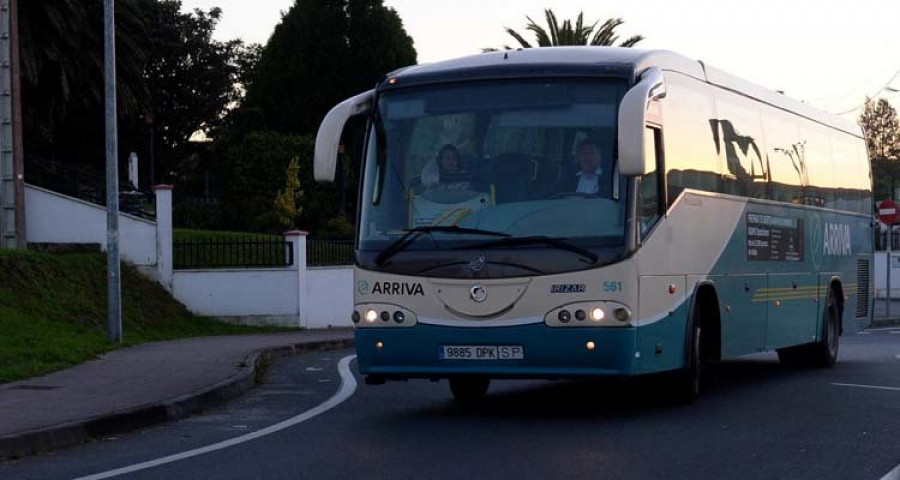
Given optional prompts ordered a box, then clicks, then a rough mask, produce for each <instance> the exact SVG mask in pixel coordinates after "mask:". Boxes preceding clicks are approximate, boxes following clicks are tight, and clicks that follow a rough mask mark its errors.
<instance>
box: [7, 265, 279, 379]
mask: <svg viewBox="0 0 900 480" xmlns="http://www.w3.org/2000/svg"><path fill="white" fill-rule="evenodd" d="M0 272H2V273H0V383H2V382H10V381H14V380H20V379H23V378H29V377H34V376H38V375H42V374H45V373H49V372H52V371H54V370H59V369H62V368H66V367H69V366H72V365H76V364H78V363H81V362H84V361H86V360H90V359H92V358H95V357H96V356H97V355H99V354H102V353H104V352H108V351H110V350H113V349H116V348H118V347H119V346H118V345H115V344H113V343H112V342H110V341H109V340H108V339H107V336H106V298H107V295H106V257H105V256H103V255H97V254H71V255H53V254H47V253H37V252H17V251H0ZM122 313H123V315H122V317H123V318H122V323H123V327H122V331H123V337H124V345H123V346H130V345H136V344H139V343H145V342H152V341H159V340H172V339H177V338H185V337H195V336H209V335H236V334H248V333H264V332H273V331H284V330H285V329H283V328H254V327H245V326H238V325H230V324H227V323H223V322H219V321H216V320H213V319H209V318H203V317H198V316H196V315H193V314H191V313H190V312H189V311H187V309H185V308H184V306H183V305H181V304H180V303H178V302H177V301H175V300H174V299H173V298H172V297H171V296H170V295H169V293H168V292H166V291H165V290H164V289H163V288H162V287H161V286H160V285H159V284H157V283H156V282H153V281H151V280H149V279H147V278H145V277H143V276H141V275H140V274H138V273H137V271H136V270H135V269H134V268H133V267H130V266H128V265H123V267H122Z"/></svg>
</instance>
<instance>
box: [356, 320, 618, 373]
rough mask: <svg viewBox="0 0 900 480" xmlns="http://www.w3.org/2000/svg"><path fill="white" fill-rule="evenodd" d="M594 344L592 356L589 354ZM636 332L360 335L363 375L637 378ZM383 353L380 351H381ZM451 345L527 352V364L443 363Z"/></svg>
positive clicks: (439, 330)
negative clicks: (443, 349) (442, 354)
mask: <svg viewBox="0 0 900 480" xmlns="http://www.w3.org/2000/svg"><path fill="white" fill-rule="evenodd" d="M588 342H593V346H594V348H593V349H592V350H590V349H588V348H587V344H588ZM635 342H636V331H635V329H634V328H588V327H585V328H551V327H548V326H546V325H544V324H532V325H521V326H514V327H497V328H465V327H444V326H436V325H425V324H419V325H416V326H415V327H410V328H385V329H379V328H361V329H357V330H356V351H357V355H358V356H357V363H358V366H359V371H360V373H361V374H363V375H371V376H373V377H380V378H385V379H391V378H394V379H405V378H446V377H450V376H456V375H483V376H489V377H492V378H571V377H590V376H623V375H630V374H632V373H633V363H634V357H635V354H634V352H635ZM379 345H380V346H381V348H378V346H379ZM446 345H498V346H499V345H502V346H521V347H522V348H523V351H524V355H523V356H524V358H523V359H521V360H443V359H441V358H440V352H441V347H442V346H446Z"/></svg>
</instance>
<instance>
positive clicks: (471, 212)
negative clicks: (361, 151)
mask: <svg viewBox="0 0 900 480" xmlns="http://www.w3.org/2000/svg"><path fill="white" fill-rule="evenodd" d="M624 91H625V82H624V81H614V80H609V79H556V80H550V79H530V80H515V81H494V82H485V83H457V84H449V85H437V86H430V87H415V88H408V89H398V90H392V91H387V92H383V93H381V94H380V96H379V99H378V103H377V108H376V109H375V112H374V117H373V121H372V127H371V131H370V134H369V140H368V149H367V153H366V164H365V173H364V179H363V182H364V184H363V191H362V193H363V196H362V199H361V218H360V237H359V245H358V247H359V251H360V261H361V262H362V263H363V264H366V263H368V264H369V265H367V266H370V267H373V268H377V269H381V270H384V269H387V270H391V271H396V272H403V273H408V274H423V275H428V274H434V275H447V276H451V277H452V276H459V275H457V273H458V272H456V270H455V268H454V266H459V265H462V266H465V265H467V264H468V262H469V260H471V259H472V257H473V251H475V250H478V251H479V252H483V255H484V256H485V257H487V259H486V260H487V263H488V265H493V266H492V268H491V269H489V270H491V273H488V274H487V276H516V275H523V274H534V273H551V272H553V273H555V272H560V271H572V270H578V269H584V268H590V267H592V266H596V265H598V264H603V263H609V262H610V261H613V260H615V259H618V258H620V257H621V254H622V252H623V250H624V244H625V217H626V213H625V212H626V204H627V198H628V196H627V194H626V189H627V184H626V182H625V181H624V180H623V179H622V178H620V176H619V175H618V170H617V168H616V165H615V148H614V147H615V139H616V131H615V129H616V120H617V113H618V112H617V107H618V104H619V101H620V99H621V97H622V95H623V94H624ZM411 233H415V234H411ZM385 251H388V252H389V255H385V254H384V252H385ZM585 252H587V254H585ZM376 259H377V262H376ZM500 265H503V267H500ZM462 270H465V269H462ZM462 276H465V274H462Z"/></svg>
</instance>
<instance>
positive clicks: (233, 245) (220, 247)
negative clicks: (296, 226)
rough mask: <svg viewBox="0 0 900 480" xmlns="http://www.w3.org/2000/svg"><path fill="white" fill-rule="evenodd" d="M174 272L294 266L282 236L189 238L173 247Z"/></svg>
mask: <svg viewBox="0 0 900 480" xmlns="http://www.w3.org/2000/svg"><path fill="white" fill-rule="evenodd" d="M172 250H173V251H172V254H173V257H174V258H173V263H174V268H175V269H176V270H185V269H193V268H281V267H289V266H291V265H293V264H294V249H293V245H292V244H291V242H288V241H285V240H284V239H283V238H282V237H277V236H269V235H246V236H236V237H234V238H227V239H223V238H191V239H186V240H175V241H174V242H173V244H172Z"/></svg>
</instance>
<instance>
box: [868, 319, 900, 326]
mask: <svg viewBox="0 0 900 480" xmlns="http://www.w3.org/2000/svg"><path fill="white" fill-rule="evenodd" d="M893 325H900V317H892V318H879V319H877V320H872V325H871V328H878V327H890V326H893Z"/></svg>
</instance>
